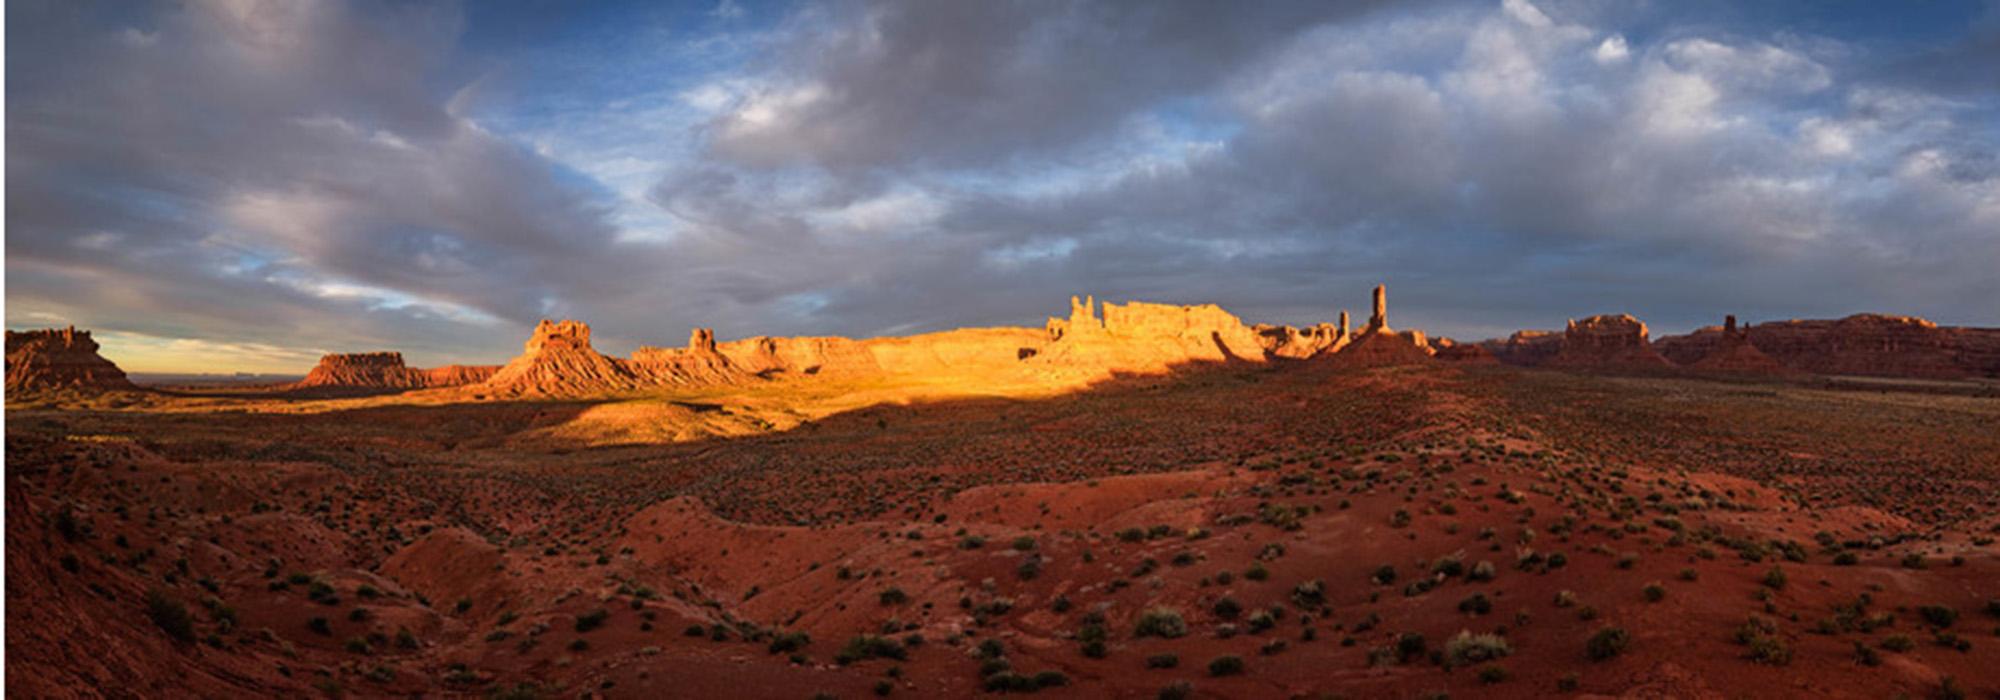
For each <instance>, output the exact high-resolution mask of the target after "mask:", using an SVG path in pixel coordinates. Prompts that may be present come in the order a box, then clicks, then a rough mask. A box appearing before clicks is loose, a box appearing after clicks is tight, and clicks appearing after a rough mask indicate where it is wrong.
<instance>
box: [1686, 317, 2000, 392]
mask: <svg viewBox="0 0 2000 700" xmlns="http://www.w3.org/2000/svg"><path fill="white" fill-rule="evenodd" d="M1744 337H1745V338H1746V339H1747V340H1748V342H1749V343H1750V344H1752V345H1754V346H1756V349H1757V350H1758V351H1760V352H1761V353H1763V354H1764V355H1767V356H1769V357H1770V358H1771V359H1772V360H1775V361H1776V362H1778V363H1779V364H1781V365H1783V366H1785V367H1788V368H1791V369H1795V370H1801V371H1805V372H1812V373H1815V374H1850V375H1864V376H1884V377H1915V378H1933V379H1948V378H1959V377H1995V376H2000V329H1994V328H1954V327H1941V326H1939V325H1937V324H1935V323H1932V322H1930V321H1927V320H1924V319H1921V318H1915V317H1911V316H1889V315H1883V314H1856V315H1853V316H1848V317H1846V318H1842V319H1838V320H1794V321H1775V322H1771V323H1760V324H1757V325H1755V326H1749V327H1747V328H1746V329H1745V330H1744ZM1726 338H1727V333H1726V329H1725V328H1720V327H1714V326H1710V327H1708V328H1703V329H1701V330H1698V331H1695V332H1693V333H1690V334H1688V335H1683V336H1675V337H1670V338H1661V339H1660V340H1659V341H1658V342H1657V343H1655V345H1656V346H1657V347H1658V349H1659V351H1660V353H1661V354H1662V355H1666V356H1667V357H1668V358H1669V359H1672V360H1674V361H1676V362H1681V363H1684V364H1694V363H1696V362H1699V361H1700V360H1701V359H1702V358H1704V357H1707V356H1708V355H1710V354H1712V353H1714V352H1716V351H1717V350H1718V348H1720V347H1722V346H1723V345H1724V344H1725V339H1726Z"/></svg>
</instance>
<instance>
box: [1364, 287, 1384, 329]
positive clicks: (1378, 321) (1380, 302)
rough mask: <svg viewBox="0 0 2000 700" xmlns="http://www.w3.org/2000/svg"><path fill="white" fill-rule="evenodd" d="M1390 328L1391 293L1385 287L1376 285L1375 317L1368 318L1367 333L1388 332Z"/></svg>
mask: <svg viewBox="0 0 2000 700" xmlns="http://www.w3.org/2000/svg"><path fill="white" fill-rule="evenodd" d="M1388 328H1389V292H1388V290H1387V289H1386V287H1385V286H1384V285H1380V284H1378V285H1375V315H1373V316H1370V317H1368V329H1367V331H1366V332H1369V333H1373V332H1376V331H1382V330H1388Z"/></svg>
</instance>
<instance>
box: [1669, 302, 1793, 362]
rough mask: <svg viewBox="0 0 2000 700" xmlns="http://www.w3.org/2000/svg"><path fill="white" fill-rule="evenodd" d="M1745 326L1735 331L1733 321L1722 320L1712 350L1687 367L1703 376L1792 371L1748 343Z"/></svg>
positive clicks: (1731, 317) (1732, 317)
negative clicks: (1721, 373)
mask: <svg viewBox="0 0 2000 700" xmlns="http://www.w3.org/2000/svg"><path fill="white" fill-rule="evenodd" d="M1749 331H1750V329H1749V327H1748V326H1745V327H1743V328H1738V327H1737V326H1736V317H1735V316H1728V317H1726V318H1725V319H1724V320H1723V324H1722V334H1721V336H1720V338H1719V341H1718V342H1717V343H1716V344H1715V347H1714V348H1713V349H1711V350H1709V351H1708V354H1706V355H1703V356H1702V358H1701V359H1699V360H1696V361H1695V362H1694V363H1693V364H1690V365H1688V367H1690V368H1692V369H1696V370H1699V371H1703V372H1723V373H1729V374H1786V373H1789V372H1791V371H1792V370H1790V369H1788V368H1786V367H1785V366H1784V365H1783V364H1780V363H1779V362H1778V361H1777V360H1774V359H1771V356H1770V355H1766V354H1764V353H1763V351H1761V350H1758V349H1757V345H1756V344H1755V343H1753V342H1752V341H1751V340H1750V332H1749Z"/></svg>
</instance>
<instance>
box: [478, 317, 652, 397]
mask: <svg viewBox="0 0 2000 700" xmlns="http://www.w3.org/2000/svg"><path fill="white" fill-rule="evenodd" d="M648 383H649V382H648V381H647V380H646V379H644V378H642V377H641V376H640V375H639V374H638V373H635V372H634V371H633V369H632V368H631V367H629V366H627V363H625V362H623V361H620V360H618V359H615V358H611V357H606V356H604V355H602V354H599V353H598V352H597V351H596V350H595V349H592V348H591V347H590V326H586V325H584V324H583V323H582V322H579V321H562V322H555V321H549V320H546V319H545V320H543V321H542V322H541V323H540V324H537V325H536V326H535V334H534V335H533V336H532V337H530V338H528V342H527V343H526V344H525V345H524V346H523V351H522V354H521V356H519V357H516V358H514V359H513V360H512V361H510V362H508V363H507V364H506V366H504V367H501V368H500V371H498V372H495V373H494V374H493V376H492V377H491V378H489V379H487V380H486V382H485V383H483V384H479V385H477V386H478V387H479V388H480V389H481V390H483V391H487V392H491V393H494V394H498V395H501V396H550V397H575V396H595V395H603V394H611V393H618V392H624V391H630V390H633V389H637V388H640V387H642V386H645V385H647V384H648Z"/></svg>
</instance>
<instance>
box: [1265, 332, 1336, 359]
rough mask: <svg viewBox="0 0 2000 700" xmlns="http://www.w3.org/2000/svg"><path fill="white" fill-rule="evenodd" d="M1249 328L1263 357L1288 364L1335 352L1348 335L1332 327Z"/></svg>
mask: <svg viewBox="0 0 2000 700" xmlns="http://www.w3.org/2000/svg"><path fill="white" fill-rule="evenodd" d="M1250 328H1251V330H1253V331H1256V333H1257V340H1258V342H1259V343H1260V344H1262V345H1263V346H1264V352H1265V354H1267V355H1270V356H1271V357H1282V358H1285V359H1288V360H1304V359H1308V358H1311V357H1314V356H1317V355H1320V354H1322V353H1327V352H1336V351H1338V350H1339V349H1340V348H1341V347H1342V346H1344V345H1346V344H1347V334H1346V333H1343V332H1341V329H1340V328H1338V327H1336V326H1334V325H1333V324H1331V323H1321V324H1317V325H1312V326H1307V327H1305V328H1293V327H1291V326H1271V325H1265V324H1261V323H1260V324H1257V325H1255V326H1251V327H1250Z"/></svg>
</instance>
